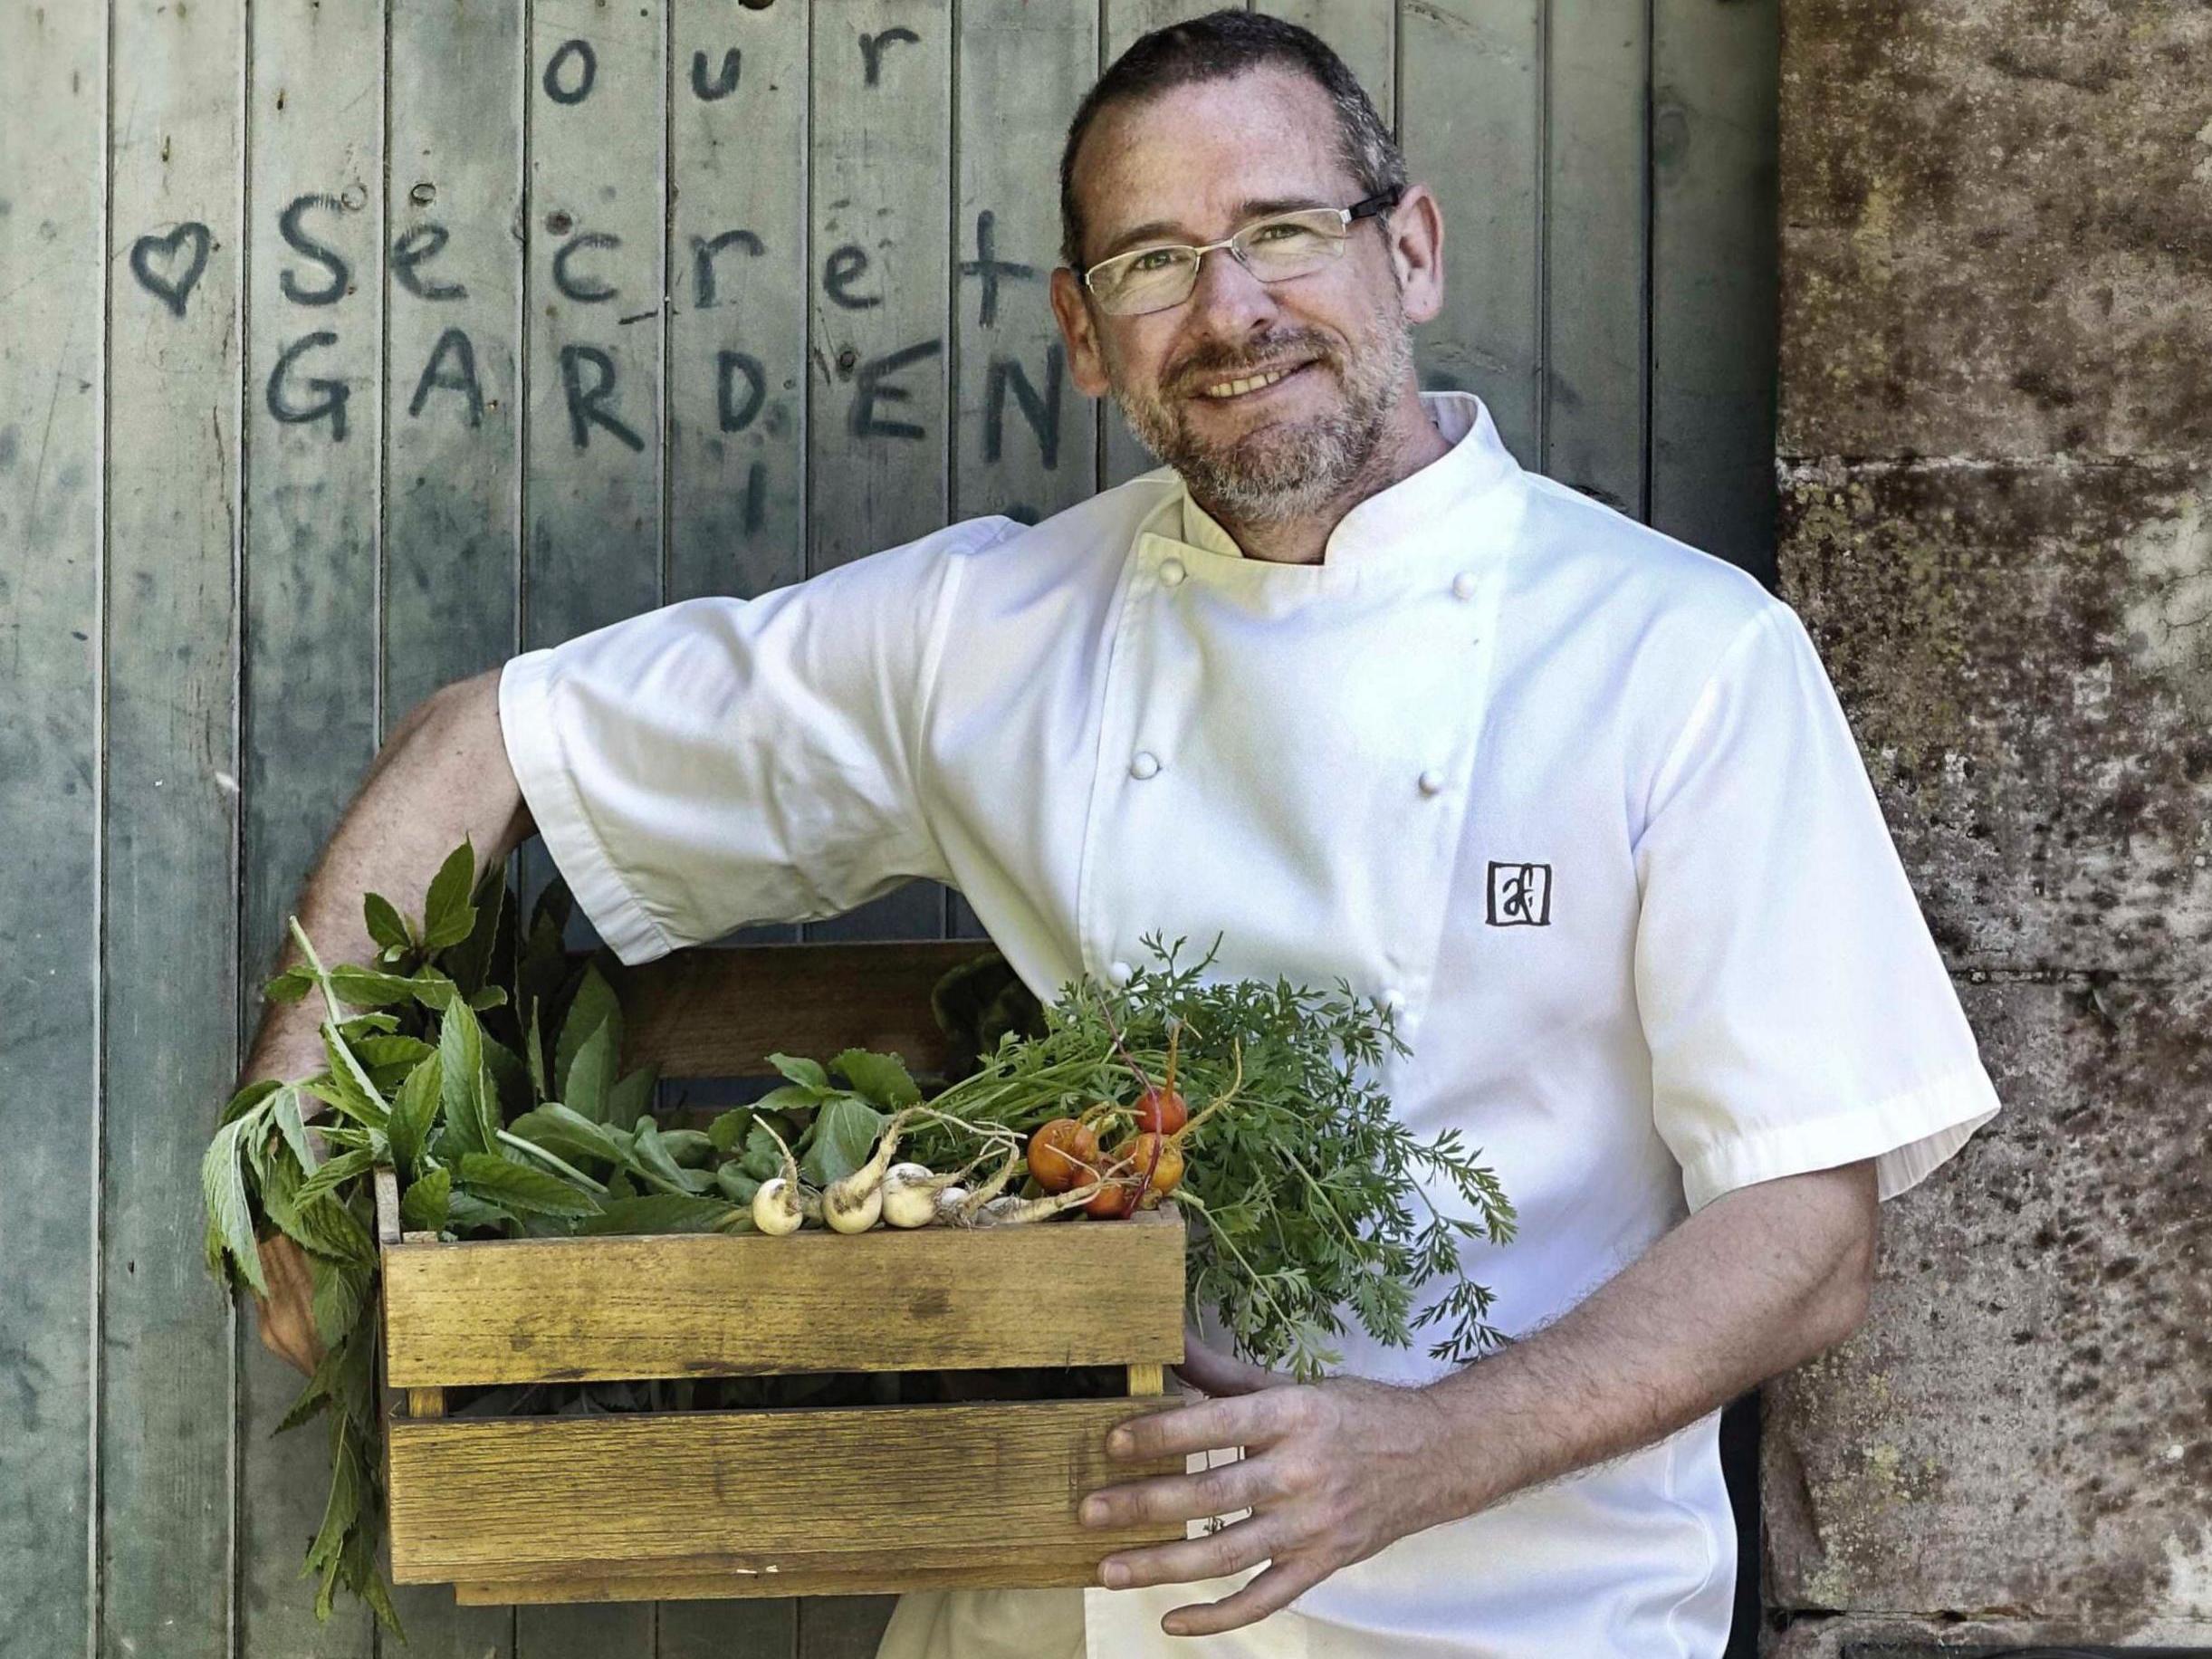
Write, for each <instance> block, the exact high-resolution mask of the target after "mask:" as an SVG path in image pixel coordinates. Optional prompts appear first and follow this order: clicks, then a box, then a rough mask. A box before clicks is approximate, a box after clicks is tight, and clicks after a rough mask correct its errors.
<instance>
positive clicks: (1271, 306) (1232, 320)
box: [1190, 248, 1276, 340]
mask: <svg viewBox="0 0 2212 1659" xmlns="http://www.w3.org/2000/svg"><path fill="white" fill-rule="evenodd" d="M1190 304H1191V321H1192V325H1193V326H1194V327H1196V328H1199V329H1201V330H1202V331H1205V332H1207V333H1210V334H1214V335H1218V336H1220V337H1221V338H1222V339H1224V340H1238V339H1241V338H1242V337H1243V336H1245V335H1247V334H1249V333H1250V332H1251V331H1252V325H1253V324H1255V323H1257V322H1261V321H1266V320H1267V319H1269V318H1270V317H1272V316H1273V315H1274V314H1275V310H1276V305H1275V295H1274V293H1273V292H1272V291H1271V290H1270V289H1269V286H1268V285H1267V283H1263V282H1261V281H1260V280H1259V278H1258V277H1256V276H1254V275H1253V274H1252V273H1250V271H1248V270H1246V269H1245V268H1244V264H1243V262H1242V261H1241V260H1240V259H1238V257H1237V256H1236V255H1235V254H1232V253H1230V251H1229V250H1228V249H1227V248H1212V249H1209V250H1208V251H1207V253H1206V254H1205V255H1204V256H1203V257H1202V259H1200V261H1199V262H1198V280H1197V282H1196V283H1194V284H1193V285H1192V289H1191V301H1190Z"/></svg>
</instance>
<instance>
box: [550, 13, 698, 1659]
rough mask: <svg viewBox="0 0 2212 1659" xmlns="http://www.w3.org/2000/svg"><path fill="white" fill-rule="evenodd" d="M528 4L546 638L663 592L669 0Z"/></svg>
mask: <svg viewBox="0 0 2212 1659" xmlns="http://www.w3.org/2000/svg"><path fill="white" fill-rule="evenodd" d="M530 17H531V38H530V61H529V71H528V79H527V81H526V82H525V85H524V88H523V91H524V95H525V98H526V100H527V102H526V104H525V106H524V107H525V109H526V110H527V111H528V124H527V126H526V128H525V137H526V143H527V152H528V157H529V169H530V170H529V181H530V193H529V197H528V201H527V205H526V206H527V212H526V216H525V221H524V223H525V227H526V228H525V233H524V235H525V242H524V245H525V249H526V255H527V261H528V264H527V275H526V278H525V287H524V291H523V292H524V304H523V314H524V317H525V319H526V323H525V349H526V351H527V354H528V367H527V369H526V371H525V372H526V378H527V379H528V382H529V391H528V396H527V398H526V402H525V407H526V408H527V410H528V415H527V417H526V419H525V423H524V427H523V497H522V523H523V537H524V542H523V546H524V558H523V587H522V599H523V615H522V635H523V642H524V643H525V645H528V646H533V647H534V646H541V645H551V644H554V643H556V642H558V641H560V640H562V639H567V638H573V637H574V636H576V635H578V634H580V633H584V632H587V631H589V629H591V628H598V627H600V626H602V625H604V624H606V623H608V622H614V621H618V620H620V619H623V618H625V617H629V616H634V615H636V614H637V612H639V611H643V610H649V609H653V608H654V607H655V606H656V605H657V604H658V603H659V602H660V599H661V578H662V570H663V557H664V549H663V545H662V524H663V514H662V487H661V486H662V469H661V461H662V453H663V451H662V443H661V417H662V410H661V404H662V399H661V386H662V362H661V356H662V344H663V341H662V332H663V320H664V315H665V310H664V301H663V298H662V296H663V294H664V293H665V292H666V277H665V271H664V259H665V254H666V217H665V215H666V180H665V177H664V172H663V160H664V156H665V153H666V89H667V79H666V72H667V62H666V53H667V41H666V26H667V15H666V7H665V0H625V4H623V5H616V6H609V5H602V4H599V3H598V0H537V4H536V5H534V6H533V7H532V8H531V12H530ZM539 861H540V864H541V867H542V851H541V849H539ZM532 885H534V883H532ZM514 1651H515V1654H516V1655H517V1659H649V1656H650V1655H651V1654H652V1652H653V1606H652V1604H651V1603H649V1602H647V1603H632V1604H622V1605H615V1606H559V1607H523V1608H520V1609H518V1610H517V1611H516V1615H515V1641H514Z"/></svg>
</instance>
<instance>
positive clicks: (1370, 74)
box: [1261, 0, 1398, 126]
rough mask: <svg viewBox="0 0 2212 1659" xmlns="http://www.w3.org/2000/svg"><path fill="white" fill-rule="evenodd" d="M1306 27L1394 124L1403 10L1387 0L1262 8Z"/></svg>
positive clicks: (1297, 0) (1287, 0) (1278, 1)
mask: <svg viewBox="0 0 2212 1659" xmlns="http://www.w3.org/2000/svg"><path fill="white" fill-rule="evenodd" d="M1261 9H1263V10H1265V11H1269V12H1272V13H1273V14H1275V15H1276V16H1278V17H1280V18H1283V19H1285V20H1286V21H1288V22H1290V23H1295V24H1303V25H1305V26H1306V27H1307V28H1308V29H1311V30H1312V31H1313V32H1314V33H1315V34H1318V35H1319V36H1320V37H1321V38H1322V39H1323V40H1325V41H1326V42H1327V43H1329V48H1330V50H1331V51H1333V52H1335V53H1336V55H1337V56H1338V57H1340V58H1342V59H1343V60H1344V61H1345V66H1346V67H1347V68H1349V69H1350V70H1351V72H1353V73H1354V74H1355V75H1356V76H1358V77H1359V83H1360V85H1361V86H1362V87H1363V88H1364V89H1365V91H1366V93H1367V101H1368V102H1370V103H1372V104H1373V105H1374V107H1375V110H1376V112H1377V113H1378V114H1380V115H1381V116H1382V118H1383V123H1384V126H1390V125H1392V123H1393V120H1394V116H1395V110H1396V109H1397V92H1398V65H1397V50H1398V8H1397V7H1396V6H1395V5H1388V4H1384V0H1275V4H1272V5H1267V6H1265V7H1263V8H1261Z"/></svg>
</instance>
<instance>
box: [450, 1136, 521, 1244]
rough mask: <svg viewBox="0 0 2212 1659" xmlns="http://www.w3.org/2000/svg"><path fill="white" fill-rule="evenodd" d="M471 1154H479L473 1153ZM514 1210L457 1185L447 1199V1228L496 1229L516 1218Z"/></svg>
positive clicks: (469, 1229) (472, 1230)
mask: <svg viewBox="0 0 2212 1659" xmlns="http://www.w3.org/2000/svg"><path fill="white" fill-rule="evenodd" d="M470 1156H477V1155H475V1154H473V1153H472V1154H471V1155H470ZM515 1219H516V1217H515V1214H514V1212H513V1211H512V1210H510V1209H508V1208H507V1207H506V1206H505V1205H504V1204H497V1203H493V1202H492V1201H491V1200H490V1199H488V1198H479V1197H477V1196H476V1194H474V1193H471V1192H465V1191H464V1190H463V1189H461V1188H460V1187H457V1186H456V1187H455V1188H454V1189H453V1191H452V1193H451V1194H449V1195H448V1196H447V1198H446V1201H445V1229H446V1231H447V1232H484V1231H485V1230H487V1229H495V1228H499V1227H502V1226H503V1225H505V1223H508V1222H511V1221H513V1220H515Z"/></svg>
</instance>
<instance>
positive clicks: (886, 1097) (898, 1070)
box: [829, 1049, 922, 1111]
mask: <svg viewBox="0 0 2212 1659" xmlns="http://www.w3.org/2000/svg"><path fill="white" fill-rule="evenodd" d="M829 1063H830V1064H831V1065H832V1066H834V1067H836V1068H837V1069H838V1071H839V1072H840V1073H842V1074H843V1076H844V1078H845V1080H846V1081H847V1082H848V1083H850V1084H851V1085H852V1086H853V1088H854V1089H855V1090H856V1091H857V1092H858V1093H859V1094H861V1095H864V1096H866V1097H867V1098H868V1099H869V1100H870V1101H872V1102H874V1103H875V1104H876V1105H877V1106H880V1107H882V1108H885V1109H886V1110H887V1111H896V1110H897V1109H898V1108H900V1107H902V1106H913V1105H914V1104H915V1103H916V1102H918V1101H919V1100H920V1099H921V1098H922V1091H921V1090H920V1089H919V1088H915V1087H914V1079H913V1078H911V1077H909V1076H907V1074H906V1062H905V1060H901V1059H900V1058H899V1057H898V1056H897V1055H895V1054H877V1053H874V1052H872V1051H870V1050H867V1049H847V1050H845V1051H844V1052H843V1053H842V1054H840V1055H838V1057H837V1058H836V1059H835V1060H831V1061H830V1062H829Z"/></svg>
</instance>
